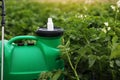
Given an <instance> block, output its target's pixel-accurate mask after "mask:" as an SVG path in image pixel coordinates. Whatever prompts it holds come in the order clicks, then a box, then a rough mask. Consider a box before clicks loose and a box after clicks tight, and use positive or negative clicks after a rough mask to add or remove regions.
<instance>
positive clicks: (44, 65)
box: [0, 28, 64, 80]
mask: <svg viewBox="0 0 120 80" xmlns="http://www.w3.org/2000/svg"><path fill="white" fill-rule="evenodd" d="M62 33H63V30H62V29H55V30H54V31H47V30H45V29H43V28H42V29H39V30H38V31H37V34H38V36H17V37H14V38H12V39H10V40H4V80H37V79H38V76H39V74H40V73H41V72H44V71H53V70H58V69H63V68H64V62H63V60H62V59H60V50H59V49H58V46H59V45H60V38H61V35H62ZM19 40H34V43H15V42H16V41H19ZM0 45H1V42H0ZM0 49H1V47H0Z"/></svg>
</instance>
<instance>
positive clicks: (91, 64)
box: [88, 55, 97, 68]
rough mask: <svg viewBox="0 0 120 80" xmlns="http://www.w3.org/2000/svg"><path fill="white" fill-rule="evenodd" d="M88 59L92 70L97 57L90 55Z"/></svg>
mask: <svg viewBox="0 0 120 80" xmlns="http://www.w3.org/2000/svg"><path fill="white" fill-rule="evenodd" d="M88 58H89V59H88V63H89V68H91V67H92V66H93V65H94V63H95V61H96V60H97V56H95V55H89V56H88Z"/></svg>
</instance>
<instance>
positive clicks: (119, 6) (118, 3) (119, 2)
mask: <svg viewBox="0 0 120 80" xmlns="http://www.w3.org/2000/svg"><path fill="white" fill-rule="evenodd" d="M117 7H118V8H120V0H119V1H118V2H117Z"/></svg>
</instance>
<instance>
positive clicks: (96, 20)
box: [5, 0, 120, 80]
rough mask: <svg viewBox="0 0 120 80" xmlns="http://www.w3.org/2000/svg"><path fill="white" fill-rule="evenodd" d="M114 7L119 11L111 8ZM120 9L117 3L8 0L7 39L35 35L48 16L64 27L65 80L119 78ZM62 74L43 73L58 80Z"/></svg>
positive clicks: (112, 79) (46, 76)
mask: <svg viewBox="0 0 120 80" xmlns="http://www.w3.org/2000/svg"><path fill="white" fill-rule="evenodd" d="M111 5H114V6H115V7H116V10H113V9H112V8H111V7H110V6H111ZM118 10H120V9H119V8H117V6H116V5H115V4H112V3H107V4H98V3H96V4H91V5H90V4H80V3H68V4H60V3H56V4H55V3H37V2H29V1H28V2H27V1H26V0H25V1H18V0H14V1H9V0H6V27H5V38H6V39H10V38H11V37H14V36H17V35H34V32H35V30H37V29H38V27H46V22H47V18H48V17H52V18H53V21H54V24H55V26H57V27H61V28H64V30H65V32H64V36H63V38H64V40H63V44H62V45H60V46H59V48H60V49H61V52H62V54H61V57H62V58H63V59H64V61H65V72H64V75H65V80H119V79H120V74H119V73H120V59H119V58H120V13H118V12H117V11H118ZM60 74H61V72H60V71H58V72H53V73H52V72H48V73H46V72H45V74H41V75H42V76H40V80H41V79H42V80H44V79H43V78H51V79H52V80H57V79H58V77H59V76H60Z"/></svg>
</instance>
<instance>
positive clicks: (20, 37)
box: [8, 36, 38, 44]
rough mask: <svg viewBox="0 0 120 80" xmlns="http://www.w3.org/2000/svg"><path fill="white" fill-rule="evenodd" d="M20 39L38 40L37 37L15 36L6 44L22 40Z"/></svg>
mask: <svg viewBox="0 0 120 80" xmlns="http://www.w3.org/2000/svg"><path fill="white" fill-rule="evenodd" d="M22 39H28V40H36V41H37V40H38V37H36V36H16V37H14V38H12V39H10V40H9V41H8V44H12V43H13V42H15V41H17V40H22Z"/></svg>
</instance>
